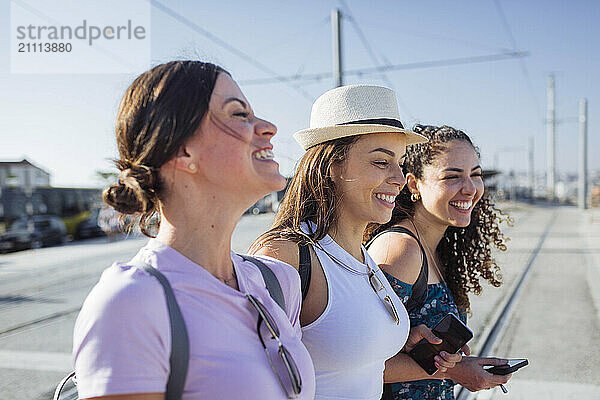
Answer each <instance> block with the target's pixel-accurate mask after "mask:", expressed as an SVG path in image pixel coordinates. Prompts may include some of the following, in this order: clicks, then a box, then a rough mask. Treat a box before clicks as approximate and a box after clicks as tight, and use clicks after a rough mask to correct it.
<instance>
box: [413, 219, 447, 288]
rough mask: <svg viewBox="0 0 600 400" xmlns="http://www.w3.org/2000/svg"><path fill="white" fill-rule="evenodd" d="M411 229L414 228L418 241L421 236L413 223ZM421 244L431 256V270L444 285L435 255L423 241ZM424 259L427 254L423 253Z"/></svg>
mask: <svg viewBox="0 0 600 400" xmlns="http://www.w3.org/2000/svg"><path fill="white" fill-rule="evenodd" d="M413 227H414V228H415V232H416V233H417V238H419V239H420V237H421V236H420V235H419V231H418V230H417V227H416V226H415V224H414V223H413ZM419 242H421V241H420V240H419ZM423 244H424V245H425V248H426V249H427V251H428V252H429V254H431V263H432V264H433V268H435V270H436V272H437V273H438V275H439V276H440V279H441V280H442V282H444V283H445V282H446V279H444V275H443V274H442V271H441V270H440V268H439V267H438V265H437V260H436V259H435V253H433V252H432V251H431V249H430V248H429V246H428V245H427V243H425V241H423ZM425 257H427V252H425Z"/></svg>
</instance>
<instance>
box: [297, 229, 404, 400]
mask: <svg viewBox="0 0 600 400" xmlns="http://www.w3.org/2000/svg"><path fill="white" fill-rule="evenodd" d="M303 225H304V226H303V227H302V228H303V230H306V225H305V224H303ZM319 244H320V245H321V246H322V247H323V249H324V250H325V251H326V252H327V253H329V254H331V255H333V256H334V257H335V258H337V259H338V260H339V261H341V262H343V263H344V264H345V265H346V266H348V267H351V268H352V269H353V270H356V271H360V272H361V273H363V274H361V275H357V274H354V273H352V272H349V271H348V270H346V269H345V268H343V267H341V266H339V265H338V264H337V263H336V262H335V261H334V260H332V259H331V258H330V257H329V256H328V255H327V254H326V253H325V252H323V251H322V250H320V249H319V248H317V247H316V246H313V249H314V250H315V252H316V254H317V257H318V258H319V261H320V262H321V265H322V266H323V271H324V272H325V277H326V279H327V294H328V302H327V306H326V308H325V311H323V314H321V316H319V318H317V319H316V320H315V321H314V322H312V323H311V324H309V325H307V326H305V327H303V328H302V342H303V343H304V345H305V346H306V348H307V349H308V352H309V353H310V355H311V357H312V360H313V363H314V366H315V373H316V379H317V389H316V395H315V399H319V400H326V399H336V400H339V399H361V400H362V399H373V400H380V398H381V395H382V391H383V370H384V367H385V361H386V360H387V359H388V358H391V357H392V356H394V355H395V354H396V353H398V351H400V349H401V348H402V347H403V346H404V344H405V342H406V339H407V337H408V331H409V328H410V323H409V319H408V314H407V312H406V309H405V308H404V305H403V304H402V301H401V300H400V299H399V298H398V296H396V294H395V293H394V291H393V290H392V288H391V287H390V284H389V283H388V281H387V279H386V278H385V276H384V275H383V273H382V272H381V270H380V269H379V267H378V266H377V264H376V263H375V262H374V261H373V260H372V259H371V257H370V256H369V254H368V253H367V251H366V250H365V248H364V247H363V249H362V251H363V255H364V258H365V261H366V262H367V263H368V265H369V266H370V267H371V269H372V270H374V271H376V275H377V276H378V277H379V279H380V280H381V282H382V283H383V285H385V288H386V290H387V293H388V295H389V296H390V298H391V299H392V301H393V303H394V305H395V306H396V310H397V311H398V316H399V318H400V324H398V325H396V323H395V322H394V320H393V319H392V317H391V316H390V314H389V312H388V311H387V310H386V308H385V306H384V305H383V303H382V302H381V300H380V299H379V297H378V296H377V294H376V293H375V291H374V290H373V288H372V287H371V285H370V283H369V280H368V275H367V271H368V269H367V266H366V265H364V264H363V263H361V262H359V261H358V260H357V259H355V258H354V257H352V256H351V255H350V254H349V253H348V252H346V251H345V250H344V249H343V248H342V247H341V246H340V245H338V244H337V243H336V242H335V241H334V240H333V239H332V238H331V237H330V236H325V237H324V238H323V239H321V240H320V241H319Z"/></svg>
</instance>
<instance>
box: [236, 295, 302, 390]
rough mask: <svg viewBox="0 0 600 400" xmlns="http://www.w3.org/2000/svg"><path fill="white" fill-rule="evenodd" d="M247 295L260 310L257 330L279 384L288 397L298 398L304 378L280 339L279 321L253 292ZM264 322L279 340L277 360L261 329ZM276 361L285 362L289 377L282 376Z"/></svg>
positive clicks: (276, 339) (272, 337) (273, 336)
mask: <svg viewBox="0 0 600 400" xmlns="http://www.w3.org/2000/svg"><path fill="white" fill-rule="evenodd" d="M246 297H248V300H250V304H252V306H253V307H254V308H255V309H256V311H258V322H257V324H256V331H257V332H258V338H259V339H260V342H261V343H262V345H263V347H264V349H265V353H266V354H267V359H268V360H269V364H271V369H272V370H273V372H274V373H275V376H277V379H278V380H279V384H280V385H281V388H282V389H283V391H284V392H285V394H286V395H287V398H288V399H295V398H298V395H299V394H300V391H301V390H302V378H301V377H300V372H299V371H298V367H297V366H296V363H295V362H294V359H293V358H292V355H291V354H290V352H289V351H288V350H287V349H286V348H285V346H284V345H283V343H281V340H280V339H279V327H278V326H277V323H276V322H275V320H274V319H273V317H272V316H271V314H270V313H269V311H268V310H267V309H266V308H265V306H264V305H263V304H262V303H261V302H260V301H258V300H257V299H256V297H254V296H252V295H251V294H247V295H246ZM263 322H264V323H265V326H266V328H267V330H268V331H269V333H270V335H271V338H270V339H272V340H275V341H276V342H277V346H278V347H279V350H278V351H277V354H278V355H279V358H276V359H275V360H273V357H272V355H271V352H269V349H268V348H267V340H265V338H264V337H263V332H262V330H261V324H262V323H263ZM275 361H282V362H283V366H284V368H285V371H287V375H288V376H287V378H288V379H285V378H286V377H285V376H284V377H282V376H281V374H280V373H279V372H278V370H277V368H275Z"/></svg>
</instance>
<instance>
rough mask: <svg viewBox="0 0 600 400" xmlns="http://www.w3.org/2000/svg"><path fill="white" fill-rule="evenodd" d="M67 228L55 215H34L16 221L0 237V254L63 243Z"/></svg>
mask: <svg viewBox="0 0 600 400" xmlns="http://www.w3.org/2000/svg"><path fill="white" fill-rule="evenodd" d="M66 239H67V228H66V227H65V224H64V223H63V222H62V220H61V219H60V218H59V217H57V216H55V215H35V216H33V217H29V218H21V219H18V220H16V221H15V222H14V223H13V224H12V226H11V227H10V229H9V230H8V231H7V232H6V233H5V234H3V235H0V252H3V253H4V252H8V251H18V250H24V249H31V248H33V249H36V248H40V247H44V246H50V245H54V244H61V243H64V242H65V241H66Z"/></svg>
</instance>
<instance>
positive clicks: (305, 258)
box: [298, 243, 312, 301]
mask: <svg viewBox="0 0 600 400" xmlns="http://www.w3.org/2000/svg"><path fill="white" fill-rule="evenodd" d="M298 257H299V261H300V262H299V264H298V273H299V274H300V287H301V288H302V301H304V299H306V295H307V294H308V288H309V286H310V276H311V273H312V265H310V250H309V248H308V245H307V244H300V243H298Z"/></svg>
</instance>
